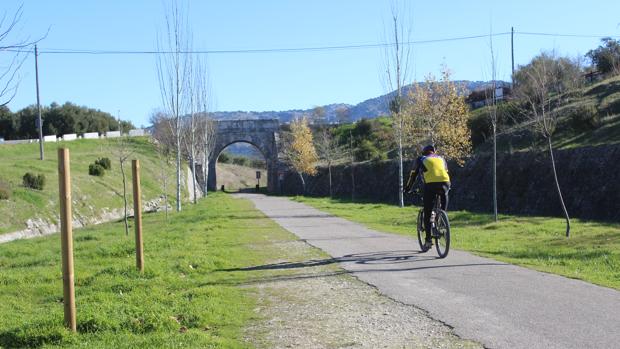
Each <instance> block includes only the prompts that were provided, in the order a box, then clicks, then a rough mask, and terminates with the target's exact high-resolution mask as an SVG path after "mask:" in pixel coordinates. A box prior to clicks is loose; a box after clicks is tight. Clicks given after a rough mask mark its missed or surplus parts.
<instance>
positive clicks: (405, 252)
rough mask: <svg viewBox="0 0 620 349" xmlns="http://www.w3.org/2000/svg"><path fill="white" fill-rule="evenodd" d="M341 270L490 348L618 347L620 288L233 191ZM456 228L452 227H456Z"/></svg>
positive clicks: (464, 336)
mask: <svg viewBox="0 0 620 349" xmlns="http://www.w3.org/2000/svg"><path fill="white" fill-rule="evenodd" d="M238 197H242V198H246V199H249V200H251V201H253V202H254V204H255V206H256V207H257V208H258V209H259V210H261V211H262V212H264V213H265V214H266V215H267V216H268V217H270V218H271V219H273V220H274V221H276V222H277V223H278V224H280V225H281V226H282V227H283V228H285V229H287V230H288V231H290V232H292V233H293V234H295V235H297V236H298V237H299V238H300V239H303V240H305V241H306V242H308V243H309V244H311V245H313V246H316V247H318V248H320V249H322V250H323V251H325V252H327V253H328V254H329V255H331V256H332V257H333V258H334V260H335V262H338V263H339V264H340V266H341V267H342V268H344V269H345V270H346V271H348V272H351V273H352V274H354V275H355V276H356V277H358V278H359V279H361V280H362V281H364V282H367V283H369V284H371V285H373V286H375V287H377V288H378V289H379V291H380V292H381V293H383V294H385V295H387V296H389V297H391V298H393V299H395V300H397V301H400V302H402V303H405V304H410V305H414V306H416V307H419V308H422V309H425V310H426V311H428V312H429V314H430V316H432V317H433V318H435V319H437V320H440V321H442V322H445V323H446V324H448V325H450V326H452V327H454V330H455V332H456V334H458V335H459V336H461V337H463V338H467V339H472V340H475V341H478V342H480V343H482V344H483V345H484V346H485V347H489V348H620V292H618V291H615V290H612V289H609V288H604V287H599V286H595V285H592V284H589V283H586V282H582V281H579V280H573V279H568V278H564V277H561V276H557V275H552V274H546V273H541V272H537V271H533V270H529V269H526V268H522V267H518V266H514V265H511V264H506V263H503V262H498V261H495V260H492V259H488V258H482V257H478V256H474V255H472V254H469V253H466V252H462V251H457V250H451V251H450V255H449V256H448V258H446V259H437V258H435V257H436V256H437V255H436V253H435V250H434V249H433V250H432V251H429V252H427V253H424V254H420V253H419V247H418V243H417V239H414V237H413V236H412V237H405V236H399V235H394V234H386V233H381V232H378V231H374V230H371V229H368V228H365V227H364V226H362V225H360V224H357V223H353V222H350V221H347V220H345V219H342V218H338V217H334V216H332V215H330V214H327V213H324V212H322V211H319V210H317V209H315V208H312V207H310V206H307V205H304V204H301V203H297V202H293V201H291V200H288V199H286V198H279V197H268V196H263V195H253V194H239V195H238ZM456 233H457V234H458V231H457V232H456Z"/></svg>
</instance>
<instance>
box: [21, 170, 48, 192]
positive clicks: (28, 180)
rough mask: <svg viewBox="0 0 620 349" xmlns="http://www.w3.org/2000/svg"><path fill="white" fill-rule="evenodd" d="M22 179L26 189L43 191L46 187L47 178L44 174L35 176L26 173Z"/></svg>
mask: <svg viewBox="0 0 620 349" xmlns="http://www.w3.org/2000/svg"><path fill="white" fill-rule="evenodd" d="M22 179H23V181H24V187H26V188H31V189H37V190H43V187H44V186H45V176H44V175H42V174H38V175H35V174H34V173H30V172H26V174H25V175H24V177H22Z"/></svg>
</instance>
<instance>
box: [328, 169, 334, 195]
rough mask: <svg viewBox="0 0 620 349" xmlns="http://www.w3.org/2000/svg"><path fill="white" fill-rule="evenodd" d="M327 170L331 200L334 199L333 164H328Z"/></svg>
mask: <svg viewBox="0 0 620 349" xmlns="http://www.w3.org/2000/svg"><path fill="white" fill-rule="evenodd" d="M327 170H328V171H329V198H330V199H331V198H333V197H334V195H333V193H332V164H331V163H328V164H327Z"/></svg>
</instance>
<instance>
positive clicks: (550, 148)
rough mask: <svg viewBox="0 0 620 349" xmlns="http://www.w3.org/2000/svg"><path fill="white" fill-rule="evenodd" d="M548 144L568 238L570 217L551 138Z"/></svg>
mask: <svg viewBox="0 0 620 349" xmlns="http://www.w3.org/2000/svg"><path fill="white" fill-rule="evenodd" d="M547 142H548V145H549V155H550V156H551V167H552V168H553V178H554V179H555V187H556V189H557V191H558V196H559V197H560V203H561V204H562V210H563V211H564V218H565V219H566V237H567V238H568V237H570V217H569V216H568V211H567V210H566V205H564V199H563V198H562V191H561V190H560V182H559V181H558V174H557V172H556V170H555V159H554V157H553V147H552V145H551V137H547Z"/></svg>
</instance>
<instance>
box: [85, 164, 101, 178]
mask: <svg viewBox="0 0 620 349" xmlns="http://www.w3.org/2000/svg"><path fill="white" fill-rule="evenodd" d="M88 174H89V175H91V176H98V177H103V175H104V174H105V168H103V166H101V165H99V164H97V163H94V164H90V165H89V166H88Z"/></svg>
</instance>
